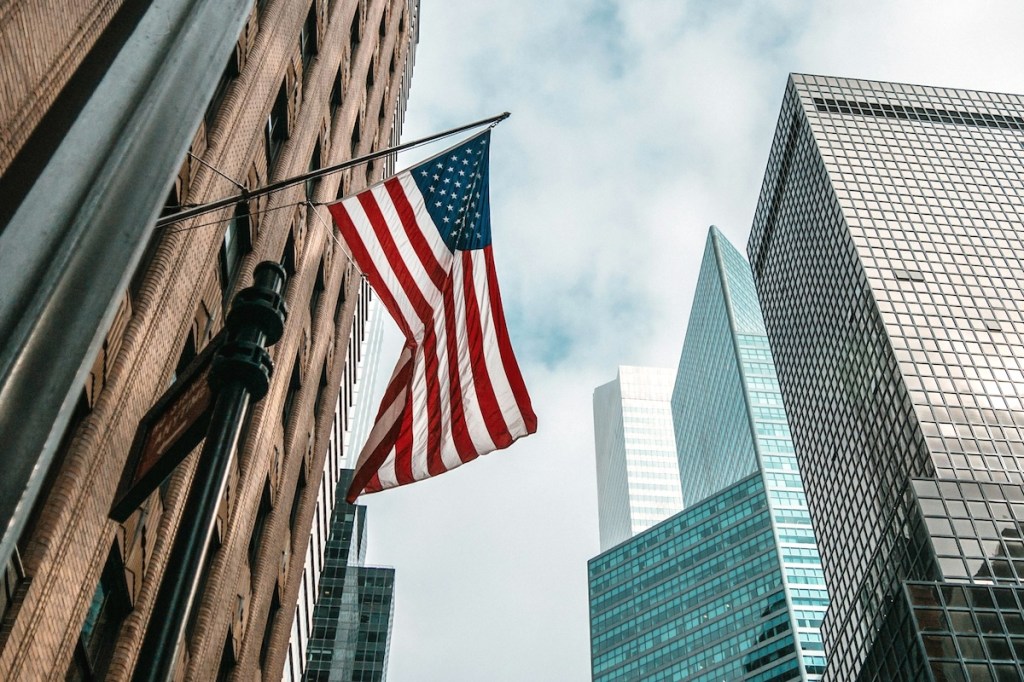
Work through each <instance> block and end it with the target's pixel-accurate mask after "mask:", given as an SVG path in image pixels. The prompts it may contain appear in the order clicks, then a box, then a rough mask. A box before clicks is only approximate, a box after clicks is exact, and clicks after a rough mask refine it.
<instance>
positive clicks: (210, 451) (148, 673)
mask: <svg viewBox="0 0 1024 682" xmlns="http://www.w3.org/2000/svg"><path fill="white" fill-rule="evenodd" d="M285 278H286V274H285V270H284V268H282V267H281V266H280V265H279V264H277V263H272V262H263V263H260V264H259V265H257V266H256V271H255V272H254V273H253V286H251V287H249V288H247V289H243V290H242V291H240V292H238V295H237V296H236V297H235V300H234V303H233V304H232V306H231V311H230V312H229V313H228V317H227V321H226V325H225V326H226V327H227V331H228V340H227V342H226V343H225V344H224V347H223V348H222V349H221V350H220V352H219V353H218V354H217V356H216V357H215V358H214V360H213V366H212V368H211V371H210V385H211V388H212V389H213V391H214V392H215V394H216V396H217V398H216V401H215V402H214V406H213V414H212V416H211V417H210V427H209V429H208V431H207V434H206V441H205V443H204V444H203V450H202V452H201V453H200V456H199V461H198V462H197V463H196V471H195V476H194V478H193V479H192V485H191V487H190V488H189V491H188V497H187V499H186V500H185V509H184V511H183V512H182V515H181V523H180V525H179V526H178V530H177V533H176V534H175V537H174V544H173V546H172V547H171V553H170V556H169V557H168V559H167V568H166V569H165V570H164V577H163V581H162V582H161V583H160V589H159V591H158V592H157V596H156V603H155V604H154V605H153V612H152V614H151V615H150V617H149V625H148V626H147V628H146V635H145V638H144V639H143V641H142V649H141V651H140V652H139V658H138V661H137V663H136V665H135V674H134V675H133V677H132V679H133V681H134V682H166V681H167V680H170V679H171V675H172V672H173V669H174V663H175V661H177V660H178V651H179V647H180V646H181V641H182V637H183V635H184V632H185V624H186V623H187V622H188V617H189V612H190V611H191V610H192V607H193V605H194V602H195V599H196V596H197V595H196V591H197V589H198V585H199V579H200V575H199V572H200V570H201V569H202V567H203V562H204V561H205V559H206V554H207V552H208V551H209V545H210V538H211V537H212V536H213V530H214V527H215V522H216V514H217V506H218V505H219V504H220V501H221V498H222V497H223V495H224V486H225V484H226V483H227V476H226V472H227V468H228V463H229V462H230V461H231V455H232V453H233V452H234V451H235V448H236V446H237V445H238V439H239V436H240V434H241V430H242V422H243V420H244V417H245V413H246V410H247V409H248V407H249V404H250V403H251V402H257V401H259V400H260V399H262V398H263V396H265V395H266V393H267V390H268V388H269V386H270V376H271V373H272V371H273V364H272V362H271V360H270V354H269V353H267V350H266V346H270V345H273V344H274V343H276V342H277V341H278V339H280V338H281V334H282V333H283V331H284V319H285V315H286V311H285V305H284V299H283V295H282V294H283V292H284V283H285Z"/></svg>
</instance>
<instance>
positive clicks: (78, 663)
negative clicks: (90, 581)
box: [66, 543, 132, 682]
mask: <svg viewBox="0 0 1024 682" xmlns="http://www.w3.org/2000/svg"><path fill="white" fill-rule="evenodd" d="M131 609H132V605H131V598H130V597H129V595H128V585H127V584H126V583H125V580H124V564H122V563H121V554H120V552H119V551H118V549H117V544H116V543H115V544H114V545H113V546H112V547H111V549H110V553H109V555H108V556H107V562H106V564H105V565H104V566H103V572H102V573H101V574H100V580H99V583H98V584H97V585H96V591H95V592H93V596H92V601H91V602H90V603H89V609H88V611H86V614H85V622H84V623H82V630H81V632H80V633H79V635H78V644H77V645H76V647H75V654H74V657H73V658H72V660H71V667H70V669H69V670H68V673H67V678H66V679H67V680H69V682H70V681H78V680H82V681H85V680H102V679H105V678H106V675H107V670H108V668H109V667H110V661H111V659H112V658H113V655H114V645H115V644H116V642H117V634H118V632H119V631H120V629H121V623H122V621H124V618H125V616H127V615H128V613H129V612H130V611H131Z"/></svg>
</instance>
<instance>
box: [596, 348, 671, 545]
mask: <svg viewBox="0 0 1024 682" xmlns="http://www.w3.org/2000/svg"><path fill="white" fill-rule="evenodd" d="M674 376H675V375H674V374H673V372H672V370H669V369H662V368H658V367H630V366H625V365H624V366H621V367H619V374H618V376H617V377H616V378H615V380H614V381H611V382H609V383H607V384H604V385H603V386H598V387H597V388H596V389H595V390H594V443H595V451H596V455H597V457H596V459H597V503H598V520H599V526H600V536H601V549H602V550H604V549H608V548H609V547H613V546H614V545H616V544H618V543H619V542H622V541H623V540H625V539H627V538H630V537H632V536H633V535H635V534H637V533H639V532H641V531H643V530H646V529H647V528H650V527H651V526H653V525H654V524H655V523H658V522H659V521H662V520H664V519H666V518H667V517H669V516H671V515H672V514H674V513H676V512H677V511H679V510H680V509H682V508H683V501H682V496H681V493H680V489H679V468H678V467H677V465H676V447H675V438H674V436H673V434H672V409H671V405H670V403H669V398H670V397H671V395H672V382H673V379H674Z"/></svg>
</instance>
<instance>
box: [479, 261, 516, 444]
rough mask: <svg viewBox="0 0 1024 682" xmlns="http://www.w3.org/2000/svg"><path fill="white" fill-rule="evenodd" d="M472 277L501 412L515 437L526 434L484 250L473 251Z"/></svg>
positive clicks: (487, 360) (485, 348) (486, 356)
mask: <svg viewBox="0 0 1024 682" xmlns="http://www.w3.org/2000/svg"><path fill="white" fill-rule="evenodd" d="M473 280H474V283H475V287H474V289H475V290H476V295H477V301H478V302H479V305H480V326H481V327H482V328H483V343H484V359H485V361H486V364H487V374H488V376H489V377H490V378H491V387H492V388H493V389H494V397H495V399H496V400H497V401H498V407H500V408H501V415H502V417H504V420H505V424H506V426H507V427H508V431H509V433H510V434H511V435H512V437H513V438H516V437H519V436H525V435H526V424H525V423H524V421H523V415H522V413H520V411H519V405H518V403H516V396H515V393H513V392H512V384H510V383H509V380H508V374H507V373H506V372H505V363H503V362H502V361H501V347H500V346H499V345H498V333H497V329H496V327H495V326H494V318H493V314H492V313H493V311H492V310H491V298H490V291H489V288H488V286H487V262H486V260H485V258H484V252H483V251H479V250H478V251H474V252H473Z"/></svg>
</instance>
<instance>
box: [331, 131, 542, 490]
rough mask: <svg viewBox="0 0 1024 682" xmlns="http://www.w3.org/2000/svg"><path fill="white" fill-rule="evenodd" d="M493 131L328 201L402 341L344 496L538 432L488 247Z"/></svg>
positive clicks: (427, 473)
mask: <svg viewBox="0 0 1024 682" xmlns="http://www.w3.org/2000/svg"><path fill="white" fill-rule="evenodd" d="M490 140H491V135H490V131H489V130H488V131H486V132H484V133H481V134H480V135H477V136H475V137H473V138H470V139H469V140H467V141H466V142H464V143H462V144H460V145H458V146H456V147H453V148H451V149H449V150H447V151H445V152H442V153H441V154H439V155H437V156H436V157H434V158H431V159H429V160H427V161H425V162H423V163H421V164H420V165H418V166H415V167H413V168H410V169H409V170H406V171H403V172H402V173H399V174H398V175H396V176H394V177H392V178H389V179H388V180H385V181H384V182H383V183H380V184H378V185H374V186H373V187H370V188H369V189H366V190H365V191H363V192H360V193H359V194H356V195H354V196H352V197H349V198H347V199H344V200H342V201H340V202H338V203H336V204H332V205H330V206H329V207H328V208H329V209H330V211H331V215H333V216H334V221H335V223H336V224H337V225H338V229H339V230H340V231H341V234H342V237H343V238H344V240H345V242H346V244H348V246H349V248H350V249H351V252H352V257H353V258H354V259H355V261H356V264H357V265H358V266H359V269H360V270H362V271H363V274H364V275H366V277H367V279H368V280H369V282H370V285H371V286H372V287H373V289H374V291H375V292H376V293H377V295H378V296H379V297H380V299H381V302H382V303H383V304H384V306H385V307H386V308H387V309H388V311H389V312H390V313H391V315H392V317H394V318H395V321H396V322H397V323H398V326H399V328H400V329H401V331H402V333H403V334H404V335H405V339H406V341H405V346H404V347H403V349H402V353H401V355H400V357H399V360H398V365H397V366H396V367H395V371H394V373H393V374H392V376H391V380H390V382H389V383H388V387H387V390H386V391H385V392H384V397H383V399H382V401H381V405H380V410H379V412H378V414H377V420H376V422H375V424H374V426H373V429H372V430H371V431H370V435H369V437H368V438H367V442H366V445H365V446H364V447H363V450H362V452H361V453H360V455H359V460H358V462H357V464H356V469H355V474H354V476H353V480H352V485H351V487H350V488H349V491H348V496H347V499H348V501H349V502H352V501H354V500H355V498H356V497H358V496H359V495H360V494H362V493H371V492H376V491H379V490H384V489H386V488H393V487H395V486H399V485H405V484H407V483H412V482H414V481H419V480H422V479H424V478H429V477H431V476H436V475H438V474H441V473H444V472H445V471H448V470H450V469H454V468H455V467H457V466H459V465H460V464H463V463H465V462H468V461H470V460H471V459H476V458H477V457H478V456H480V455H485V454H487V453H488V452H491V451H493V450H499V449H501V448H506V447H508V446H509V445H511V444H512V443H513V442H514V441H515V440H516V439H518V438H521V437H522V436H526V435H528V434H531V433H533V432H534V431H536V430H537V417H536V415H535V414H534V412H533V408H532V406H531V404H530V396H529V395H528V394H527V392H526V385H525V384H524V383H523V377H522V374H521V372H520V371H519V366H518V364H517V363H516V359H515V355H514V354H513V353H512V345H511V343H510V342H509V338H508V330H507V329H506V326H505V314H504V312H503V311H502V307H501V295H500V294H499V292H498V279H497V275H496V273H495V270H494V256H493V254H492V251H491V219H490V200H489V196H488V182H487V175H488V158H489V150H490Z"/></svg>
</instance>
